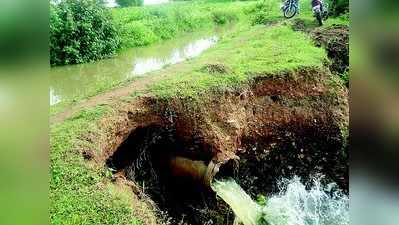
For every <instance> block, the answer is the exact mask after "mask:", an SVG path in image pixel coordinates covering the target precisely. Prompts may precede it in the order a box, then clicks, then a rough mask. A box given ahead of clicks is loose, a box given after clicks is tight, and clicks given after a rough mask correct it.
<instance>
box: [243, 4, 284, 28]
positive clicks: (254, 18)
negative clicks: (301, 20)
mask: <svg viewBox="0 0 399 225" xmlns="http://www.w3.org/2000/svg"><path fill="white" fill-rule="evenodd" d="M278 9H279V8H278V4H277V1H268V2H266V1H264V2H259V3H256V5H255V6H254V7H253V8H251V9H250V10H249V11H248V14H249V15H251V23H252V25H255V24H267V23H270V22H273V21H277V20H279V19H281V18H280V17H281V16H280V14H279V12H277V11H276V10H278Z"/></svg>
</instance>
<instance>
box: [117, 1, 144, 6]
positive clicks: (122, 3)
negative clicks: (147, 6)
mask: <svg viewBox="0 0 399 225" xmlns="http://www.w3.org/2000/svg"><path fill="white" fill-rule="evenodd" d="M116 3H118V5H119V6H120V7H129V6H141V5H143V3H144V0H116Z"/></svg>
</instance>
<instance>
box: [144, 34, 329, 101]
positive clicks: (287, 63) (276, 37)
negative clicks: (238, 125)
mask: <svg viewBox="0 0 399 225" xmlns="http://www.w3.org/2000/svg"><path fill="white" fill-rule="evenodd" d="M226 55H228V56H229V57H226ZM325 59H326V54H325V51H324V50H323V49H321V48H317V47H314V46H313V44H312V41H311V40H310V38H309V37H308V36H306V34H304V33H302V32H295V31H293V30H292V29H291V28H289V27H287V26H275V27H270V28H265V27H264V26H256V27H253V28H247V29H245V30H240V31H238V32H236V33H234V34H232V35H231V36H230V37H229V38H226V39H224V40H223V41H221V42H220V43H219V44H218V45H217V46H216V47H215V48H213V49H210V50H209V51H207V52H206V53H204V54H203V55H202V56H200V57H199V58H197V59H194V60H193V61H192V62H191V64H193V67H192V69H191V70H190V71H182V72H181V73H178V74H175V75H174V76H171V77H170V78H168V79H165V80H162V81H160V82H157V83H155V84H153V85H151V87H150V89H151V92H152V93H153V94H154V95H155V96H157V97H159V98H170V97H191V98H196V97H199V96H201V95H202V94H204V93H205V92H207V91H209V90H212V91H215V90H223V89H230V88H236V87H238V86H240V85H242V84H243V83H244V82H247V81H249V80H251V78H254V77H256V76H271V75H272V74H279V72H280V71H287V70H295V69H298V68H300V67H321V66H322V63H323V60H325ZM213 63H217V64H222V65H224V66H225V67H227V68H229V69H230V70H229V72H228V73H225V74H210V73H207V72H206V71H205V70H203V69H201V68H202V67H204V66H205V65H207V64H213Z"/></svg>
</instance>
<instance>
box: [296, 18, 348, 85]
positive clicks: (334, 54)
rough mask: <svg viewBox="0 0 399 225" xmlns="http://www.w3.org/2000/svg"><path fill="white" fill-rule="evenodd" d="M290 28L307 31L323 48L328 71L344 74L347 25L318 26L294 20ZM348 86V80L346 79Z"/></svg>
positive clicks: (317, 44) (309, 22)
mask: <svg viewBox="0 0 399 225" xmlns="http://www.w3.org/2000/svg"><path fill="white" fill-rule="evenodd" d="M292 29H293V30H295V31H302V32H305V33H308V34H309V35H310V36H311V37H312V39H313V40H314V42H315V45H316V46H318V47H322V48H325V49H326V51H327V56H328V58H329V59H330V60H331V63H330V64H329V65H328V66H329V68H330V71H331V72H333V73H334V74H337V75H339V76H344V75H345V73H348V70H349V26H346V25H332V26H330V27H318V26H316V25H315V24H314V23H312V22H311V21H305V20H301V19H296V20H294V22H293V24H292ZM346 82H347V83H346V86H347V87H349V81H348V80H347V81H346Z"/></svg>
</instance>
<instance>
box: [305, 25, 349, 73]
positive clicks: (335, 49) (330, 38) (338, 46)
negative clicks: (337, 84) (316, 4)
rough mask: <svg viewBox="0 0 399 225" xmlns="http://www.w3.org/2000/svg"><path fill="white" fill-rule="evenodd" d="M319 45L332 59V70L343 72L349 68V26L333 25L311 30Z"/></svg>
mask: <svg viewBox="0 0 399 225" xmlns="http://www.w3.org/2000/svg"><path fill="white" fill-rule="evenodd" d="M311 36H312V38H313V40H314V41H315V43H316V45H317V46H320V47H324V48H325V49H326V50H327V55H328V57H329V58H330V59H331V60H332V64H331V65H330V70H331V71H332V72H334V73H337V74H342V73H344V72H345V71H347V70H348V68H349V27H348V26H344V25H333V26H331V27H327V28H317V29H315V30H313V31H312V32H311Z"/></svg>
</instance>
